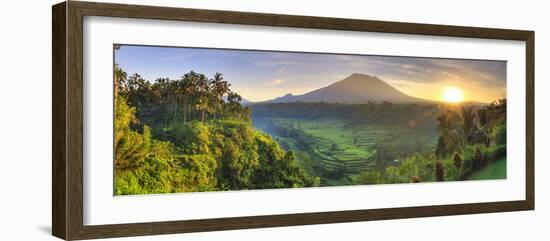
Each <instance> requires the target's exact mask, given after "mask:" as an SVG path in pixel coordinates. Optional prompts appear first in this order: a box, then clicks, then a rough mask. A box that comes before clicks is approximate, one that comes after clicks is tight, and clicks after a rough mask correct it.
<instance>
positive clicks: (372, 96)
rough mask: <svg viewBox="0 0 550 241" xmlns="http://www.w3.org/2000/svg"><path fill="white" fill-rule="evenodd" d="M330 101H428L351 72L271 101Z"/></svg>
mask: <svg viewBox="0 0 550 241" xmlns="http://www.w3.org/2000/svg"><path fill="white" fill-rule="evenodd" d="M298 101H299V102H330V103H354V104H355V103H366V102H367V101H389V102H394V103H408V102H430V101H429V100H425V99H420V98H416V97H412V96H409V95H406V94H404V93H402V92H400V91H399V90H397V89H396V88H394V87H392V86H391V85H389V84H387V83H386V82H384V81H383V80H381V79H379V78H378V77H375V76H369V75H365V74H352V75H350V76H348V77H347V78H345V79H343V80H341V81H338V82H336V83H333V84H331V85H329V86H326V87H323V88H320V89H317V90H314V91H311V92H308V93H306V94H303V95H292V94H287V95H285V96H282V97H278V98H276V99H273V100H271V102H274V103H279V102H298Z"/></svg>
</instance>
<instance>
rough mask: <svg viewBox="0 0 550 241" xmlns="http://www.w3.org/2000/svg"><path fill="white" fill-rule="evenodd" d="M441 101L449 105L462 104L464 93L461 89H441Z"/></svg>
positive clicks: (450, 87)
mask: <svg viewBox="0 0 550 241" xmlns="http://www.w3.org/2000/svg"><path fill="white" fill-rule="evenodd" d="M442 97H443V100H444V101H446V102H449V103H458V102H462V101H463V100H464V93H463V92H462V90H461V89H459V88H457V87H454V86H448V87H445V89H443V95H442Z"/></svg>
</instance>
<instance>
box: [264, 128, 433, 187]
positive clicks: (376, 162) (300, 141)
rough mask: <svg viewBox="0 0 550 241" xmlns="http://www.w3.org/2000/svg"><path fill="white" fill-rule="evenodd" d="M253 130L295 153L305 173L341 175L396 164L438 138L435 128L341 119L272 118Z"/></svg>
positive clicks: (427, 146) (429, 145)
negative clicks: (317, 170)
mask: <svg viewBox="0 0 550 241" xmlns="http://www.w3.org/2000/svg"><path fill="white" fill-rule="evenodd" d="M255 126H256V127H257V128H259V129H261V130H263V131H264V132H267V133H269V134H271V135H272V136H273V137H274V138H275V139H276V140H278V141H279V143H280V144H281V145H282V146H283V148H285V149H287V150H292V151H294V152H296V153H298V155H297V157H298V160H299V161H300V162H301V163H302V165H303V166H304V168H305V169H306V170H310V172H311V170H313V168H312V167H311V165H317V166H318V167H320V168H321V169H322V170H323V171H324V172H326V173H331V172H335V173H336V172H339V173H340V174H342V173H344V174H343V175H353V174H354V173H358V172H360V171H365V170H373V169H375V168H377V167H379V166H380V165H383V166H387V165H391V164H392V163H394V164H397V163H398V162H399V158H400V157H404V156H406V155H408V154H410V153H412V152H415V151H419V150H420V149H425V148H429V149H433V148H435V145H436V144H437V136H438V135H437V131H436V127H435V126H433V128H422V129H417V128H412V127H409V126H407V125H403V126H399V125H381V124H367V123H352V122H350V121H348V120H343V119H319V120H305V119H288V118H273V119H269V120H263V121H262V122H261V123H260V122H255ZM332 181H334V180H332Z"/></svg>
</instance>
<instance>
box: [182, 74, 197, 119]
mask: <svg viewBox="0 0 550 241" xmlns="http://www.w3.org/2000/svg"><path fill="white" fill-rule="evenodd" d="M195 80H196V78H195V77H194V76H193V72H191V73H190V74H185V75H184V76H182V78H181V80H180V81H178V90H179V91H178V93H179V94H182V95H183V123H185V122H187V112H188V111H187V106H188V105H187V101H188V99H189V97H192V96H194V95H195V94H196V89H197V86H196V81H195Z"/></svg>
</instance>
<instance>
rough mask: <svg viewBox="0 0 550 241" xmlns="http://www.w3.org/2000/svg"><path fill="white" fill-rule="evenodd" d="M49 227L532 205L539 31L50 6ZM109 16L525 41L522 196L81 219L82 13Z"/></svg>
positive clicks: (262, 223)
mask: <svg viewBox="0 0 550 241" xmlns="http://www.w3.org/2000/svg"><path fill="white" fill-rule="evenodd" d="M52 11H53V15H52V27H53V30H52V31H53V32H52V35H53V37H52V38H53V40H52V61H53V66H52V81H53V88H52V104H53V113H52V116H53V117H52V118H53V121H52V129H53V136H52V143H53V147H52V233H53V235H54V236H56V237H59V238H62V239H66V240H77V239H93V238H110V237H123V236H138V235H156V234H173V233H187V232H204V231H214V230H231V229H248V228H265V227H279V226H292V225H310V224H326V223H341V222H356V221H369V220H385V219H399V218H414V217H431V216H444V215H461V214H474V213H492V212H506V211H520V210H533V209H534V202H535V197H534V194H535V189H534V173H535V172H534V65H535V64H534V39H535V38H534V32H533V31H523V30H508V29H492V28H475V27H460V26H445V25H432V24H415V23H400V22H384V21H369V20H357V19H339V18H325V17H308V16H291V15H275V14H263V13H247V12H229V11H213V10H198V9H183V8H169V7H155V6H138V5H123V4H110V3H94V2H78V1H68V2H62V3H59V4H57V5H55V6H53V8H52ZM84 16H106V17H115V18H142V19H158V20H174V21H190V22H206V23H227V24H243V25H258V26H279V27H296V28H313V29H327V30H347V31H365V32H380V33H398V34H415V35H433V36H451V37H463V38H479V39H498V40H518V41H524V42H525V43H526V45H525V46H526V48H525V58H526V59H525V60H526V66H525V68H526V72H525V77H526V113H525V117H526V130H525V135H526V156H525V165H526V175H525V176H526V180H525V184H526V186H525V190H526V192H525V199H524V200H518V201H502V202H489V203H473V204H456V205H437V206H420V207H402V208H384V209H369V210H350V211H336V212H316V213H301V214H284V215H268V216H250V217H235V218H215V219H202V220H182V221H167V222H152V223H132V224H109V225H96V226H87V225H84V224H83V168H84V167H83V88H84V87H83V17H84Z"/></svg>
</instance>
